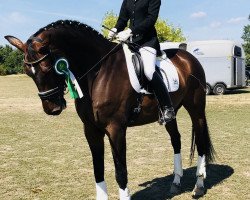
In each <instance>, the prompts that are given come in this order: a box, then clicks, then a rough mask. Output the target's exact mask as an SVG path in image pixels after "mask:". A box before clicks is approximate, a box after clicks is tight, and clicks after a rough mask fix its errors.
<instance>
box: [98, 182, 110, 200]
mask: <svg viewBox="0 0 250 200" xmlns="http://www.w3.org/2000/svg"><path fill="white" fill-rule="evenodd" d="M96 200H108V193H107V186H106V183H105V181H103V182H100V183H96Z"/></svg>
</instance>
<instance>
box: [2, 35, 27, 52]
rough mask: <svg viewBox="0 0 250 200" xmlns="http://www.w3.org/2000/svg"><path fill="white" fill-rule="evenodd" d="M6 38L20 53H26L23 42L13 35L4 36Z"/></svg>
mask: <svg viewBox="0 0 250 200" xmlns="http://www.w3.org/2000/svg"><path fill="white" fill-rule="evenodd" d="M4 38H5V39H6V40H8V41H9V43H10V44H12V45H13V46H15V47H16V48H18V49H19V50H20V51H22V52H24V44H23V42H22V41H21V40H19V39H18V38H16V37H14V36H11V35H6V36H4Z"/></svg>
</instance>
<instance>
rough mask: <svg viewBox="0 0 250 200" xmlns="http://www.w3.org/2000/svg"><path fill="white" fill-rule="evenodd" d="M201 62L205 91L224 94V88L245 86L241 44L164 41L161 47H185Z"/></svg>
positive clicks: (216, 41)
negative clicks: (204, 77) (204, 78)
mask: <svg viewBox="0 0 250 200" xmlns="http://www.w3.org/2000/svg"><path fill="white" fill-rule="evenodd" d="M185 47H186V50H187V51H188V52H190V53H191V54H193V55H194V56H195V57H196V58H197V59H198V60H199V62H200V63H201V65H202V67H203V69H204V71H205V75H206V81H207V84H206V93H207V94H210V93H211V92H213V93H214V94H224V93H225V91H226V89H228V90H229V89H237V88H243V87H245V86H246V83H245V54H244V50H243V48H242V46H241V44H237V43H236V42H234V41H231V40H208V41H193V42H187V43H175V42H164V43H162V44H161V48H162V49H166V48H182V49H183V48H185Z"/></svg>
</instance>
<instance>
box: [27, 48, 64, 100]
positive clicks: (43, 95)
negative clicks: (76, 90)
mask: <svg viewBox="0 0 250 200" xmlns="http://www.w3.org/2000/svg"><path fill="white" fill-rule="evenodd" d="M50 53H51V52H50ZM50 53H48V54H46V55H44V56H43V57H41V58H39V59H37V60H35V61H27V60H25V59H23V62H24V63H25V64H26V65H28V66H30V67H33V65H37V64H39V63H40V62H42V61H43V60H44V59H45V58H47V57H48V56H49V55H50ZM63 92H64V86H63V87H55V88H53V89H50V90H47V91H45V92H38V96H39V97H40V99H41V100H52V99H56V98H58V97H59V96H60V95H61V94H63Z"/></svg>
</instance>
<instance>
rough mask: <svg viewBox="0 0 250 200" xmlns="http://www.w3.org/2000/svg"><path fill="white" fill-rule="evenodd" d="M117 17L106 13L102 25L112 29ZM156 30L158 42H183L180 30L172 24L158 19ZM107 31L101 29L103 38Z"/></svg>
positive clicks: (112, 13)
mask: <svg viewBox="0 0 250 200" xmlns="http://www.w3.org/2000/svg"><path fill="white" fill-rule="evenodd" d="M117 19H118V16H117V15H116V14H114V12H113V11H111V12H107V13H106V14H105V16H104V18H103V21H102V24H103V25H105V26H107V27H108V28H113V27H114V26H115V24H116V21H117ZM155 27H156V30H157V33H158V38H159V41H160V42H164V41H171V42H182V41H185V40H186V38H185V37H184V35H183V33H182V30H181V28H178V27H177V28H176V27H174V26H173V25H172V24H168V22H167V20H163V19H161V18H158V20H157V22H156V25H155ZM108 32H109V31H108V30H107V29H105V28H103V29H102V33H103V35H104V36H105V37H107V35H108Z"/></svg>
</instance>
